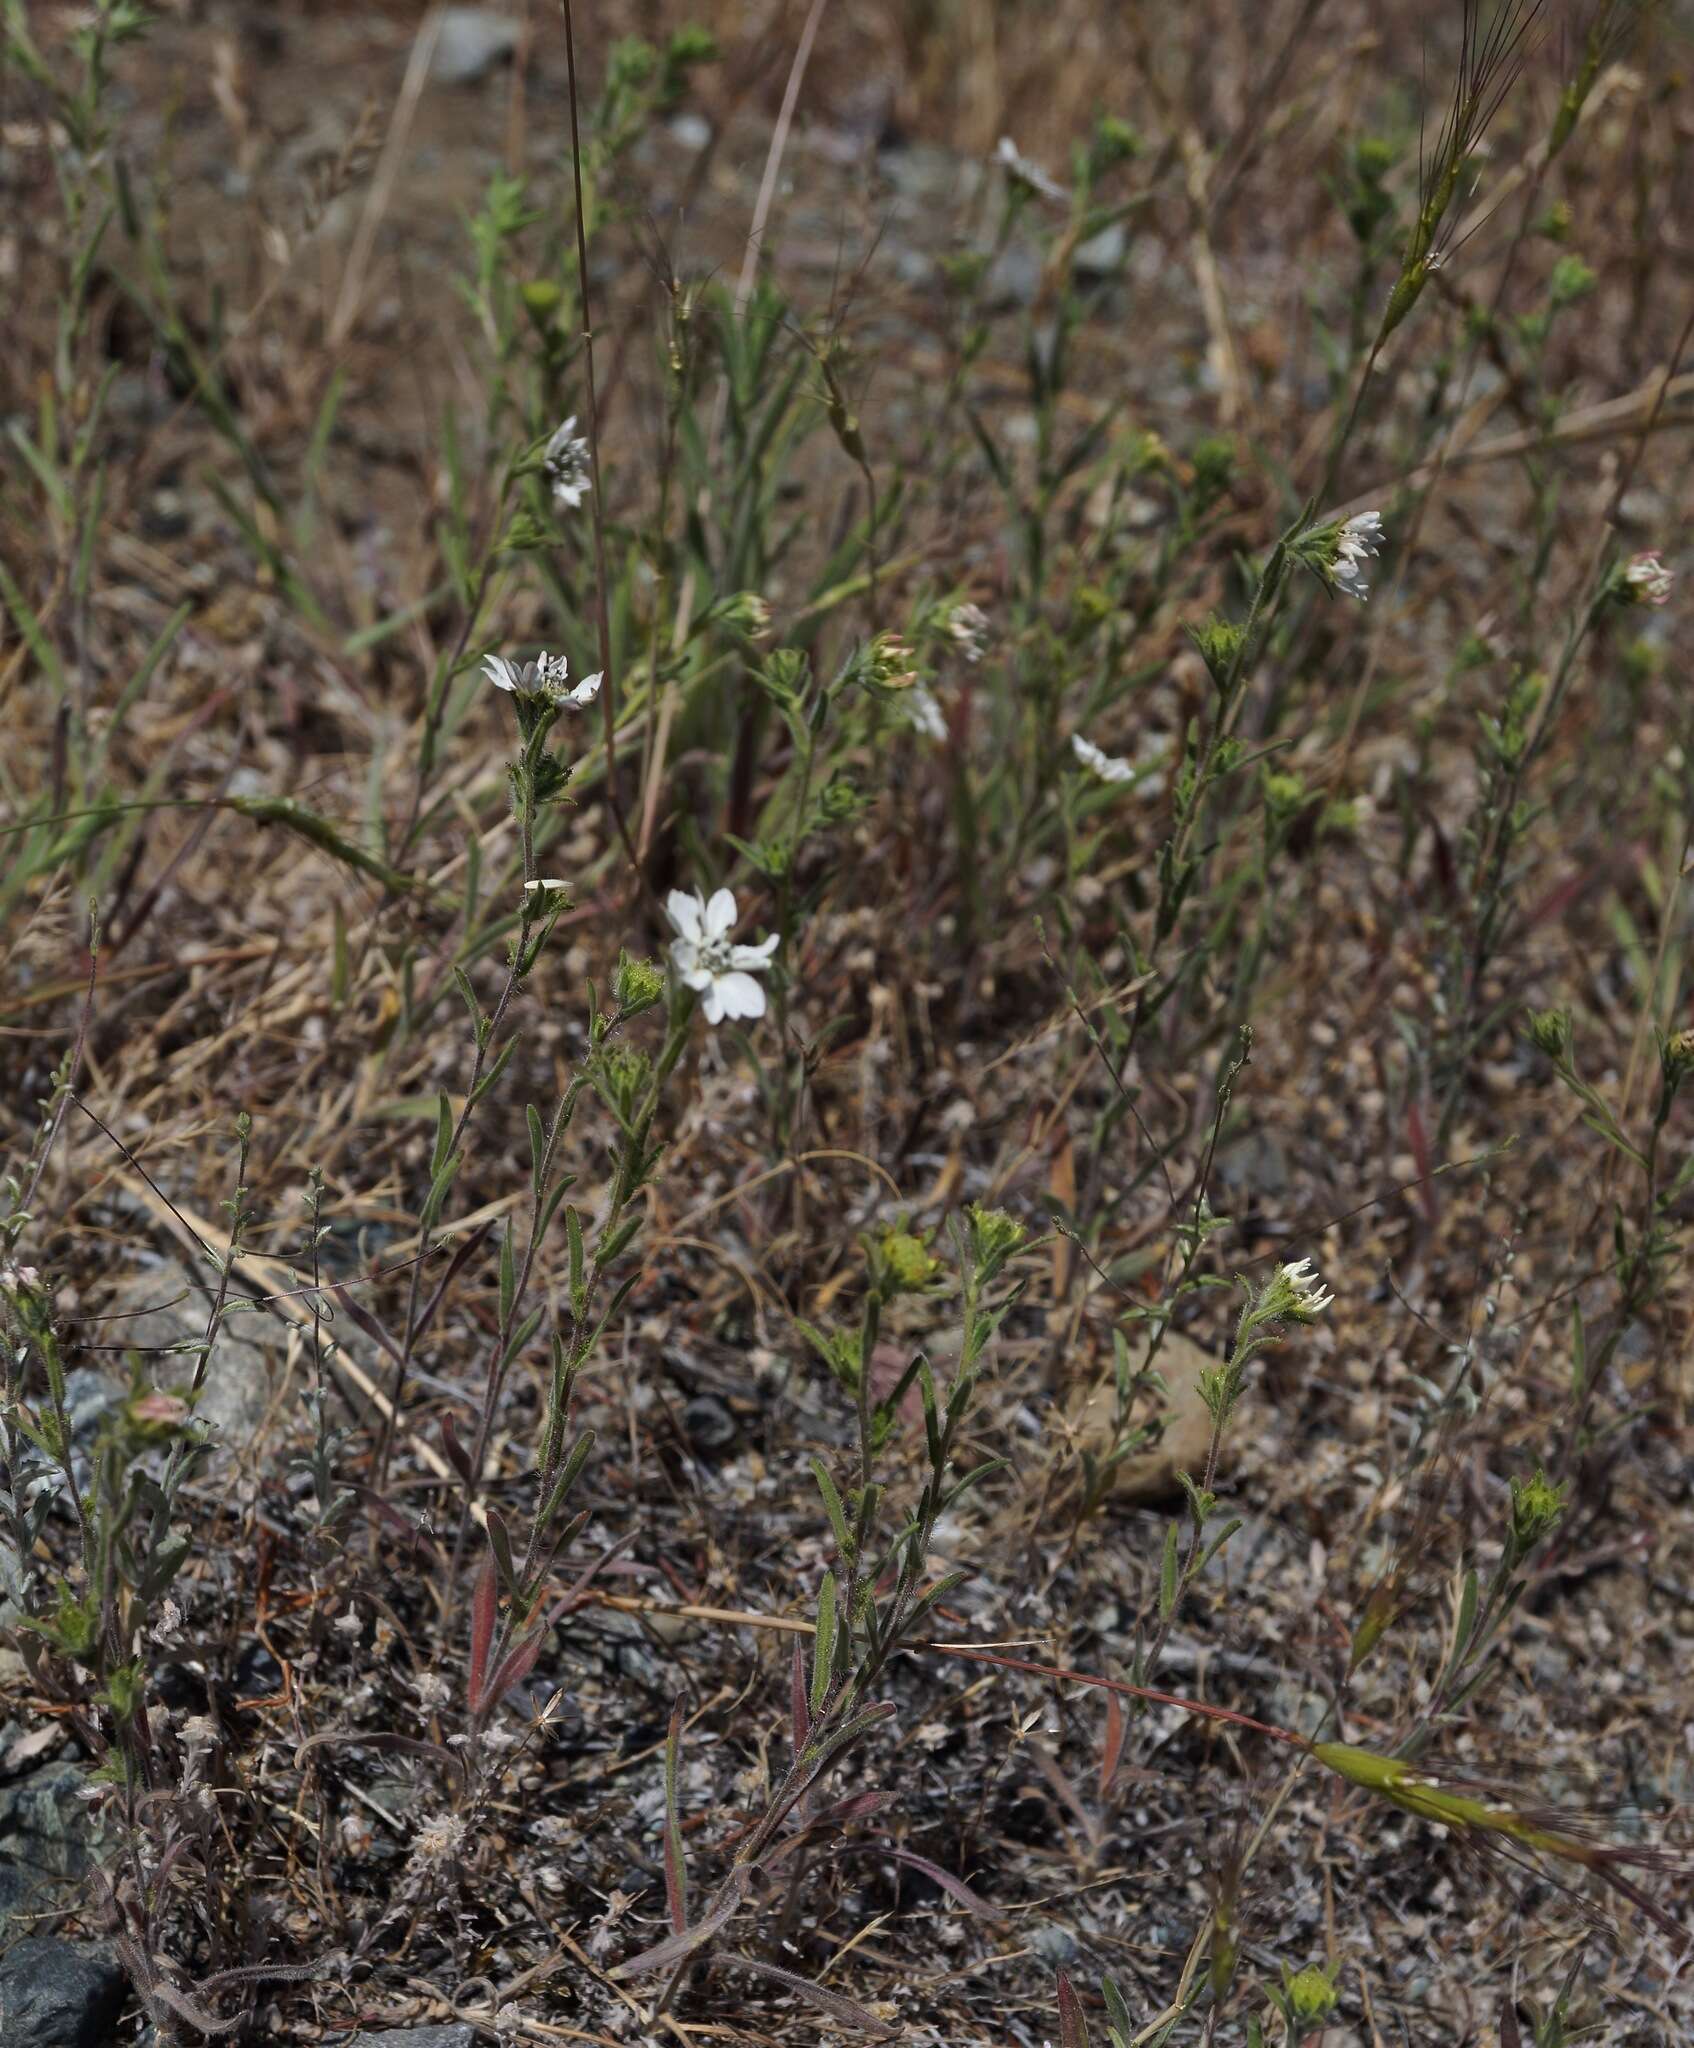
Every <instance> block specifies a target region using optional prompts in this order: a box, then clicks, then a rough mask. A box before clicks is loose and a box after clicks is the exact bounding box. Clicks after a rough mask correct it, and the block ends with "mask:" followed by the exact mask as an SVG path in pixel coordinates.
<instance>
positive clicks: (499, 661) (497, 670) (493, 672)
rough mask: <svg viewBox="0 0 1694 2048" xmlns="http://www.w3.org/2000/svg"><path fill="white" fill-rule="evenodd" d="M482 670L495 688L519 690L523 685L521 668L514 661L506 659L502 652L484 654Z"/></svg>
mask: <svg viewBox="0 0 1694 2048" xmlns="http://www.w3.org/2000/svg"><path fill="white" fill-rule="evenodd" d="M482 672H483V674H484V675H485V676H486V677H487V678H488V680H489V681H490V682H491V683H492V684H493V685H494V687H495V689H497V690H521V689H522V688H523V687H524V679H523V670H522V668H520V667H519V666H518V664H517V663H516V662H511V661H508V660H507V659H506V657H505V656H504V655H503V654H487V655H484V656H483V661H482Z"/></svg>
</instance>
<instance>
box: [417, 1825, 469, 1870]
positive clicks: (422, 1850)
mask: <svg viewBox="0 0 1694 2048" xmlns="http://www.w3.org/2000/svg"><path fill="white" fill-rule="evenodd" d="M464 1839H465V1817H464V1815H463V1814H460V1813H437V1814H432V1815H431V1816H430V1818H429V1819H428V1820H426V1821H425V1822H424V1823H423V1825H422V1826H421V1827H420V1828H419V1829H418V1831H417V1833H416V1834H415V1835H414V1836H413V1837H412V1862H413V1863H414V1864H426V1863H448V1862H451V1861H452V1859H453V1858H454V1857H455V1856H457V1855H458V1853H459V1850H460V1849H461V1847H462V1846H463V1845H464Z"/></svg>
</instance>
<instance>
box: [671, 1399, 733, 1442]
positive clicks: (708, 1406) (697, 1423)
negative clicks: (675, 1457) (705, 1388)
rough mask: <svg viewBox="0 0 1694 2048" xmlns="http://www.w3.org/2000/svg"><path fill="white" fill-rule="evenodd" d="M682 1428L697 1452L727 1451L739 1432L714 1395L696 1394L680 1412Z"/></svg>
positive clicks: (728, 1413)
mask: <svg viewBox="0 0 1694 2048" xmlns="http://www.w3.org/2000/svg"><path fill="white" fill-rule="evenodd" d="M682 1426H683V1428H684V1429H685V1430H687V1432H688V1441H689V1442H690V1443H691V1444H692V1445H693V1446H694V1448H695V1449H696V1450H697V1451H722V1450H727V1449H728V1448H729V1446H730V1445H731V1444H732V1443H734V1441H735V1439H736V1436H737V1435H738V1434H739V1432H738V1431H737V1429H736V1426H735V1417H734V1416H733V1415H731V1414H730V1412H729V1410H728V1408H727V1407H725V1405H724V1404H723V1402H722V1401H720V1400H719V1399H718V1397H717V1395H716V1394H696V1395H695V1396H694V1398H693V1400H691V1401H690V1402H689V1403H688V1405H687V1407H685V1408H684V1409H683V1411H682Z"/></svg>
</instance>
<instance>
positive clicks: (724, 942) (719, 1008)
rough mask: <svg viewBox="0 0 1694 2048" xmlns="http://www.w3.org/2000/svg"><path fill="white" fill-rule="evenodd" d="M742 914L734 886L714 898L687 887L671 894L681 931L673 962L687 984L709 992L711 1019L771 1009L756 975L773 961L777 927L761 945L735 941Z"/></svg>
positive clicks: (669, 908)
mask: <svg viewBox="0 0 1694 2048" xmlns="http://www.w3.org/2000/svg"><path fill="white" fill-rule="evenodd" d="M738 914H739V913H738V912H737V910H736V907H735V896H734V893H733V891H731V890H729V889H719V890H718V891H717V892H716V893H715V894H714V895H713V897H712V899H711V901H710V902H709V903H708V902H707V901H706V899H705V898H704V897H703V896H701V895H700V894H699V893H698V891H695V892H693V893H689V892H686V891H684V890H682V889H673V890H672V891H671V893H670V894H669V895H668V896H667V897H666V898H665V915H666V916H667V917H668V918H669V919H670V921H671V923H672V924H673V925H674V926H675V927H676V934H677V935H676V937H675V938H674V939H673V940H672V941H671V960H672V963H673V964H674V965H675V967H676V971H677V976H678V978H679V979H680V980H681V982H682V984H683V986H684V987H685V988H691V989H693V990H694V992H695V993H696V994H697V995H699V996H702V997H703V998H704V1001H703V1002H702V1004H701V1007H702V1008H703V1009H704V1010H705V1012H706V1022H707V1023H708V1024H721V1023H722V1022H723V1020H724V1019H725V1018H726V1017H762V1016H763V1015H764V1014H765V992H764V990H763V989H762V988H761V987H760V986H759V984H758V983H757V982H756V981H755V980H754V979H753V976H754V975H755V974H762V973H763V972H764V971H765V969H766V968H767V967H768V966H769V965H770V963H771V955H772V954H773V953H774V952H775V951H776V948H777V935H776V933H774V932H773V933H772V934H771V936H770V937H769V938H768V939H761V940H760V942H759V944H758V945H756V946H735V945H731V943H730V938H729V935H730V932H731V931H732V930H733V929H734V927H735V920H736V917H737V916H738Z"/></svg>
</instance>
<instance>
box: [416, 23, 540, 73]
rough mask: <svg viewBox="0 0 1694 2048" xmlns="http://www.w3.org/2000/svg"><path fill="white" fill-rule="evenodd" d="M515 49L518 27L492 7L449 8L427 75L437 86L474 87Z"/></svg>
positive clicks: (437, 38)
mask: <svg viewBox="0 0 1694 2048" xmlns="http://www.w3.org/2000/svg"><path fill="white" fill-rule="evenodd" d="M517 46H518V24H517V23H516V22H515V21H514V20H513V19H512V17H511V16H510V15H509V14H497V13H496V12H495V10H494V9H493V8H492V7H449V8H448V9H447V10H446V12H445V13H444V14H443V15H442V17H441V32H440V34H439V35H438V36H437V37H436V39H435V54H434V55H433V56H432V57H431V58H430V60H429V75H430V77H431V78H433V79H434V80H435V82H436V84H437V85H474V84H475V83H476V81H477V80H478V79H479V78H481V77H482V76H483V75H484V74H485V73H486V72H489V71H492V70H493V69H494V67H495V65H496V64H503V63H504V62H505V61H506V59H507V58H508V57H509V56H510V55H511V54H512V52H513V51H514V50H515V49H516V48H517Z"/></svg>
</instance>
